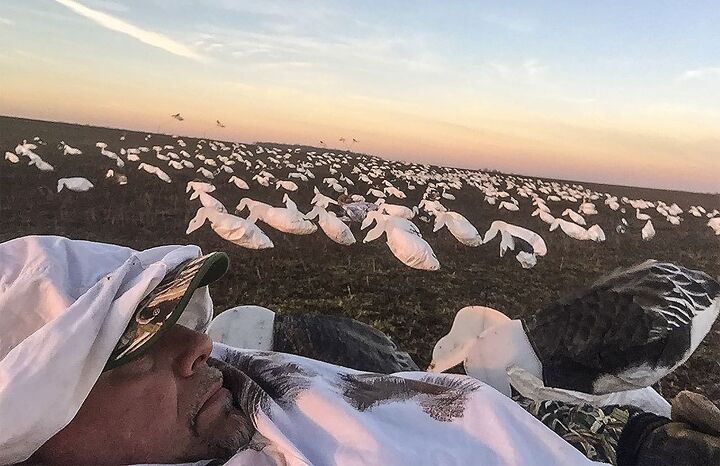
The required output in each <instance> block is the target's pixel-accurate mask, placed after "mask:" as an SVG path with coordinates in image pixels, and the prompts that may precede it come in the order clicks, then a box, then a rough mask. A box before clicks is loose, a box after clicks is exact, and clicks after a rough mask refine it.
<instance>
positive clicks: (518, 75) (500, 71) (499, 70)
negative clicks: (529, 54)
mask: <svg viewBox="0 0 720 466" xmlns="http://www.w3.org/2000/svg"><path fill="white" fill-rule="evenodd" d="M488 66H489V67H490V68H491V69H492V70H493V71H494V72H495V74H497V75H498V76H499V77H501V78H503V79H508V80H512V79H523V78H532V77H535V76H538V75H540V74H541V73H543V72H544V71H545V70H547V66H545V65H541V64H540V62H539V61H538V60H536V59H534V58H529V59H527V60H524V61H523V62H522V63H520V64H506V63H500V62H496V61H491V62H488Z"/></svg>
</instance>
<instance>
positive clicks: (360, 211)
mask: <svg viewBox="0 0 720 466" xmlns="http://www.w3.org/2000/svg"><path fill="white" fill-rule="evenodd" d="M342 208H343V210H344V211H345V215H347V216H348V217H349V218H350V221H352V222H356V223H362V221H363V220H365V217H367V213H368V212H370V211H371V210H377V209H378V206H377V205H375V204H373V203H371V202H351V203H349V204H343V205H342Z"/></svg>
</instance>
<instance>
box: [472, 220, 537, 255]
mask: <svg viewBox="0 0 720 466" xmlns="http://www.w3.org/2000/svg"><path fill="white" fill-rule="evenodd" d="M498 233H500V257H503V256H504V255H505V252H506V251H507V250H508V249H509V250H511V251H515V249H516V247H517V249H518V250H519V251H524V252H526V253H529V254H535V255H536V256H544V255H545V254H547V245H546V244H545V240H543V239H542V237H541V236H540V235H538V234H537V233H535V232H534V231H530V230H528V229H527V228H523V227H519V226H517V225H511V224H509V223H506V222H503V221H502V220H495V221H494V222H492V223H491V224H490V228H489V229H488V231H486V232H485V236H484V237H483V243H489V242H490V241H492V240H493V238H495V237H496V236H497V235H498Z"/></svg>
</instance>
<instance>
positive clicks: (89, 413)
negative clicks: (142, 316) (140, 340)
mask: <svg viewBox="0 0 720 466" xmlns="http://www.w3.org/2000/svg"><path fill="white" fill-rule="evenodd" d="M211 349H212V342H211V341H210V339H209V338H208V337H207V335H204V334H202V333H198V332H195V331H192V330H189V329H187V328H184V327H181V326H179V325H175V326H174V327H173V328H172V329H171V330H169V331H168V332H167V333H166V334H165V335H163V336H162V337H161V338H160V339H159V340H158V341H157V342H156V343H155V344H154V345H153V346H152V347H151V348H150V349H149V350H148V351H147V352H146V353H145V354H144V355H143V356H141V357H140V358H139V359H136V360H134V361H131V362H129V363H127V364H125V365H123V366H120V367H118V368H115V369H112V370H110V371H107V372H105V373H103V374H102V375H101V376H100V378H99V379H98V381H97V383H96V384H95V386H94V387H93V389H92V391H91V392H90V394H89V396H88V398H87V399H86V400H85V403H84V404H83V405H82V407H81V408H80V411H79V412H78V414H77V415H76V416H75V418H74V419H73V421H72V422H71V423H70V424H69V425H68V426H67V427H65V428H64V429H63V430H62V431H60V432H59V433H58V434H56V435H55V436H54V437H53V438H52V439H50V440H49V441H48V442H47V443H46V444H45V445H43V447H42V448H41V449H40V450H39V452H38V454H37V456H36V457H37V458H38V459H40V460H42V461H43V462H51V463H76V464H77V463H93V464H101V463H104V464H108V463H114V464H119V463H123V464H127V463H179V462H187V461H195V460H200V459H210V458H224V457H228V456H230V455H232V454H233V453H235V452H236V451H237V450H238V449H239V448H240V447H241V446H243V445H244V444H246V443H247V441H248V440H249V436H250V433H251V429H252V427H251V424H250V421H249V420H248V419H247V418H246V417H245V416H244V415H243V414H242V413H241V412H240V411H238V410H237V409H236V408H234V407H233V405H232V396H231V394H230V392H229V391H228V390H226V389H225V388H223V387H222V381H223V380H222V374H221V373H220V371H219V370H217V369H215V368H212V367H210V366H208V364H207V358H208V356H209V355H210V351H211Z"/></svg>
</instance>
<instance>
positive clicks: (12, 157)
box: [5, 152, 20, 163]
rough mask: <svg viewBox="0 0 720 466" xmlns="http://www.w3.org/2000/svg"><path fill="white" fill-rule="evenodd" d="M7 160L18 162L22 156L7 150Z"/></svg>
mask: <svg viewBox="0 0 720 466" xmlns="http://www.w3.org/2000/svg"><path fill="white" fill-rule="evenodd" d="M5 160H7V161H8V162H10V163H18V162H19V161H20V157H18V156H17V155H15V154H13V153H12V152H5Z"/></svg>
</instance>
